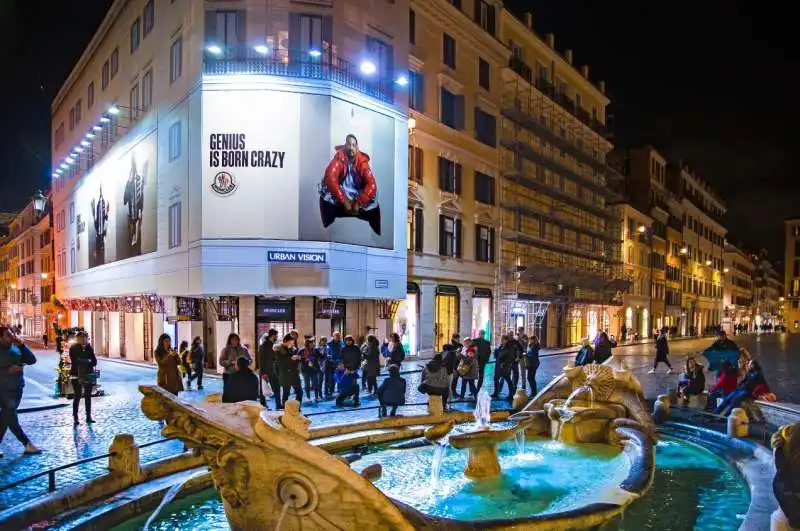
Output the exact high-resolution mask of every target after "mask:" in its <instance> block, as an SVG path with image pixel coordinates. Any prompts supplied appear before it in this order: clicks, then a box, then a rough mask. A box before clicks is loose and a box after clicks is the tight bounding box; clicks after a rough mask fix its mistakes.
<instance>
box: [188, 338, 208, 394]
mask: <svg viewBox="0 0 800 531" xmlns="http://www.w3.org/2000/svg"><path fill="white" fill-rule="evenodd" d="M205 361H206V349H205V347H203V340H202V339H200V336H196V337H195V338H194V339H192V346H191V348H190V349H189V363H190V365H191V366H192V374H191V376H189V386H190V387H191V385H192V380H197V390H198V391H202V390H203V372H204V371H205Z"/></svg>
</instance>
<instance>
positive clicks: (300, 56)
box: [203, 46, 395, 103]
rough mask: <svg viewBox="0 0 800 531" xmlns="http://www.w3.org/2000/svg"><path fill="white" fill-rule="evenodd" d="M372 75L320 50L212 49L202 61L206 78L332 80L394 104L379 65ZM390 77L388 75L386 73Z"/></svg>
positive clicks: (390, 84) (388, 81)
mask: <svg viewBox="0 0 800 531" xmlns="http://www.w3.org/2000/svg"><path fill="white" fill-rule="evenodd" d="M372 67H374V68H376V71H375V73H373V74H368V73H364V72H363V71H362V69H361V67H359V66H356V65H355V64H353V63H351V62H349V61H346V60H344V59H342V58H341V57H338V56H335V55H333V54H332V53H330V51H321V50H296V51H295V50H280V49H279V50H267V51H264V53H259V52H258V51H256V50H255V49H252V48H248V47H244V46H230V47H212V51H209V50H206V52H205V57H204V60H203V73H204V74H205V75H264V76H278V77H291V78H301V79H311V80H324V81H332V82H334V83H338V84H341V85H343V86H346V87H348V88H351V89H353V90H357V91H359V92H361V93H363V94H366V95H367V96H371V97H373V98H377V99H379V100H381V101H385V102H389V103H392V102H393V101H394V85H395V82H394V80H393V79H391V78H387V76H386V75H384V74H383V73H382V72H381V71H380V69H379V68H378V65H372ZM388 75H391V73H388Z"/></svg>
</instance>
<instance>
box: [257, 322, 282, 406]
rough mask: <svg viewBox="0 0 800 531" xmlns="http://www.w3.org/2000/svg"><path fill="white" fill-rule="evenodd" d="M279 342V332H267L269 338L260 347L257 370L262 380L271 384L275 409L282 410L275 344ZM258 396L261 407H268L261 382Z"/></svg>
mask: <svg viewBox="0 0 800 531" xmlns="http://www.w3.org/2000/svg"><path fill="white" fill-rule="evenodd" d="M277 340H278V331H277V330H275V329H274V328H270V329H269V332H267V337H266V338H264V342H263V343H261V346H260V347H258V355H257V356H256V369H258V374H259V376H260V377H261V379H262V380H266V381H268V382H269V386H270V387H272V393H273V395H274V397H275V408H276V409H280V404H281V396H280V395H281V388H280V381H279V380H278V364H277V362H278V360H277V359H276V357H275V342H276V341H277ZM258 394H259V400H260V402H261V405H262V406H264V407H267V399H266V397H265V396H264V393H263V392H262V390H261V384H260V382H259V386H258Z"/></svg>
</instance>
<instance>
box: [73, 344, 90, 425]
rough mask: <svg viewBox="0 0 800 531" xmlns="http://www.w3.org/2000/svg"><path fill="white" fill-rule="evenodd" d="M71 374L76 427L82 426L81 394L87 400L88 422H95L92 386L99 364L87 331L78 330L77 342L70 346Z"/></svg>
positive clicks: (85, 407)
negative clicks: (95, 369)
mask: <svg viewBox="0 0 800 531" xmlns="http://www.w3.org/2000/svg"><path fill="white" fill-rule="evenodd" d="M69 363H70V369H69V375H70V380H71V381H72V420H73V421H74V425H75V427H78V426H80V424H81V423H80V421H79V420H78V410H79V409H80V404H81V396H82V397H83V400H84V402H85V406H84V409H85V410H86V424H94V420H93V419H92V387H93V386H94V368H95V367H96V366H97V357H95V355H94V349H93V348H92V345H90V344H89V342H88V338H87V337H86V332H84V331H82V330H81V331H80V332H78V335H77V337H76V338H75V343H73V344H72V346H71V347H69Z"/></svg>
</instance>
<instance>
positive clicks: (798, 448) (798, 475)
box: [772, 422, 800, 529]
mask: <svg viewBox="0 0 800 531" xmlns="http://www.w3.org/2000/svg"><path fill="white" fill-rule="evenodd" d="M772 449H773V451H774V457H775V479H773V481H772V491H773V493H774V494H775V499H777V500H778V505H779V506H780V508H781V511H783V514H784V515H785V518H786V521H787V522H788V525H789V526H790V527H791V528H792V529H800V422H798V423H796V424H787V425H786V426H783V427H781V428H780V429H779V430H778V431H777V432H775V434H774V435H773V436H772ZM778 520H780V518H779V519H778ZM773 522H775V518H773ZM779 528H780V527H779ZM783 528H784V529H786V527H785V526H783Z"/></svg>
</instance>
